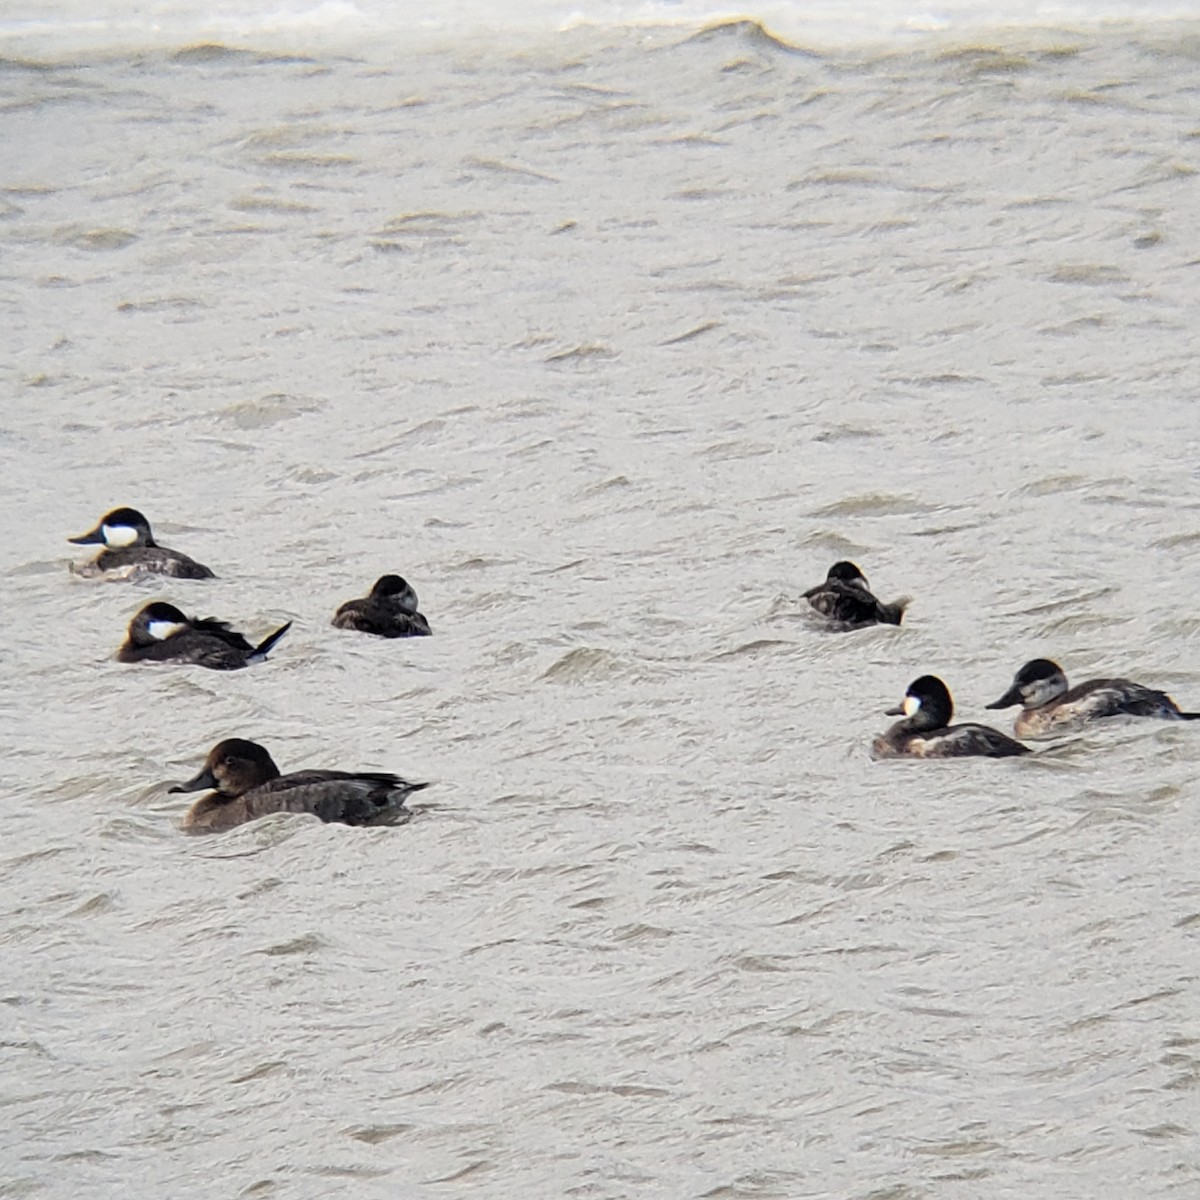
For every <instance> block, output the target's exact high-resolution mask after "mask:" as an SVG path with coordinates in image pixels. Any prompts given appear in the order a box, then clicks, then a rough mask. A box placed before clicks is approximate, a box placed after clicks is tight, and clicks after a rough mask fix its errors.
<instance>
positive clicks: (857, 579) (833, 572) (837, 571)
mask: <svg viewBox="0 0 1200 1200" xmlns="http://www.w3.org/2000/svg"><path fill="white" fill-rule="evenodd" d="M825 578H826V579H840V580H841V581H842V582H843V583H866V582H867V577H866V576H865V575H864V574H863V573H862V572H861V571H860V570H859V569H858V567H856V566H855V565H854V563H852V562H847V561H846V560H845V559H843V560H842V561H841V562H835V563H834V564H833V566H832V567H830V568H829V574H828V575H826V576H825Z"/></svg>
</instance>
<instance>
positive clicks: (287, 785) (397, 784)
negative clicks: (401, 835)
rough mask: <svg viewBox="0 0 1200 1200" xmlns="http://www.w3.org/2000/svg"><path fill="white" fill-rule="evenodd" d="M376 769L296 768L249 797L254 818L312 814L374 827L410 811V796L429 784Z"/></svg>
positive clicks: (248, 801)
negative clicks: (407, 807) (325, 769)
mask: <svg viewBox="0 0 1200 1200" xmlns="http://www.w3.org/2000/svg"><path fill="white" fill-rule="evenodd" d="M428 786H429V785H428V784H427V783H410V782H408V780H406V779H401V778H400V776H399V775H391V774H387V773H384V772H373V771H296V772H293V773H292V774H290V775H281V776H280V777H279V778H278V779H271V780H268V781H267V782H266V783H263V784H260V785H259V786H258V787H256V788H254V789H253V790H252V791H250V792H247V793H246V795H245V796H244V797H243V799H244V800H245V802H246V806H247V809H248V811H249V813H250V815H251V816H252V817H259V816H265V815H266V814H267V813H272V812H295V813H312V815H313V816H316V817H319V818H320V819H321V820H322V821H336V822H339V823H341V824H343V825H372V824H377V823H382V822H385V821H389V820H396V819H397V818H399V817H401V816H404V815H406V814H407V810H406V809H405V808H404V801H405V798H406V797H407V796H409V795H411V794H412V793H413V792H416V791H420V790H421V789H422V788H425V787H428Z"/></svg>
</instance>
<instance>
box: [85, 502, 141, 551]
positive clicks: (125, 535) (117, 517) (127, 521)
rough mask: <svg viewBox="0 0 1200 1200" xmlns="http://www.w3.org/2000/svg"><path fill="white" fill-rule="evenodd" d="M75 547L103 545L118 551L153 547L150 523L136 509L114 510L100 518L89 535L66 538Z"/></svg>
mask: <svg viewBox="0 0 1200 1200" xmlns="http://www.w3.org/2000/svg"><path fill="white" fill-rule="evenodd" d="M67 541H68V542H73V543H74V544H75V545H76V546H94V545H104V546H109V547H112V548H113V549H116V550H120V549H123V548H124V547H126V546H153V545H154V544H155V542H154V535H153V534H152V533H151V532H150V522H149V521H147V520H146V518H145V517H143V516H142V514H141V513H140V512H138V510H137V509H136V508H114V509H113V510H112V512H110V513H106V514H105V515H104V516H103V517H101V518H100V524H99V525H97V526H96V528H95V529H93V530H92V531H91V532H90V533H81V534H80V535H79V536H78V537H73V538H67Z"/></svg>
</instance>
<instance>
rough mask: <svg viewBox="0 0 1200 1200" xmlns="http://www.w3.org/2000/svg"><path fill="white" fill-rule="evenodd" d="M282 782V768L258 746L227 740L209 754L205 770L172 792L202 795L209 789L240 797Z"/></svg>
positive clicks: (241, 741) (231, 739) (237, 739)
mask: <svg viewBox="0 0 1200 1200" xmlns="http://www.w3.org/2000/svg"><path fill="white" fill-rule="evenodd" d="M278 778H279V768H278V767H277V766H276V765H275V763H274V761H273V760H272V758H271V756H270V755H269V754H268V753H267V752H266V750H264V749H263V747H262V746H260V745H259V744H258V743H257V742H249V741H247V740H246V739H245V738H226V739H225V740H224V741H223V742H218V743H217V744H216V745H215V746H214V747H213V748H212V749H211V750H210V751H209V752H208V758H207V759H206V760H205V763H204V767H203V769H202V770H201V771H200V773H199V774H198V775H195V776H193V777H192V778H191V779H189V780H188V781H187V782H186V783H177V784H176V785H175V786H174V787H173V788H171V789H170V790H171V791H172V792H202V791H204V790H205V789H206V788H208V789H211V790H212V791H216V792H220V793H222V794H223V795H226V796H240V795H242V793H243V792H248V791H249V790H250V789H251V788H252V787H257V786H258V785H259V784H260V783H266V782H267V780H269V779H278Z"/></svg>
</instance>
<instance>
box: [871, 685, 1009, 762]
mask: <svg viewBox="0 0 1200 1200" xmlns="http://www.w3.org/2000/svg"><path fill="white" fill-rule="evenodd" d="M887 715H888V716H900V715H902V716H903V718H904V719H903V720H902V721H897V722H896V723H895V724H894V725H893V726H892V727H891V728H890V729H889V730H887V732H886V733H881V734H880V735H879V736H878V737H877V738H876V739H875V740H874V742H873V743H872V745H871V755H872V757H873V758H964V757H967V756H968V755H970V756H974V757H983V758H1010V757H1014V756H1016V755H1018V754H1029V753H1031V751H1030V749H1029V747H1028V746H1023V745H1022V744H1021V743H1020V742H1017V741H1014V740H1013V739H1012V738H1010V737H1009V736H1008V735H1007V734H1004V733H1001V732H1000V730H998V729H993V728H992V727H991V726H990V725H975V724H971V723H964V724H962V725H951V724H950V718H951V717H953V716H954V700H953V698H952V697H951V695H950V689H949V688H948V687H947V686H946V685H945V684H944V683H943V682H942V681H941V680H940V679H939V678H938V677H937V676H936V675H922V676H921V677H920V678H919V679H914V680H913V681H912V683H910V684H909V685H908V690H907V691H906V692H905V693H904V699H903V701H901V703H900V704H899V705H897V706H896V707H895V708H889V709H888V710H887Z"/></svg>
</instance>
